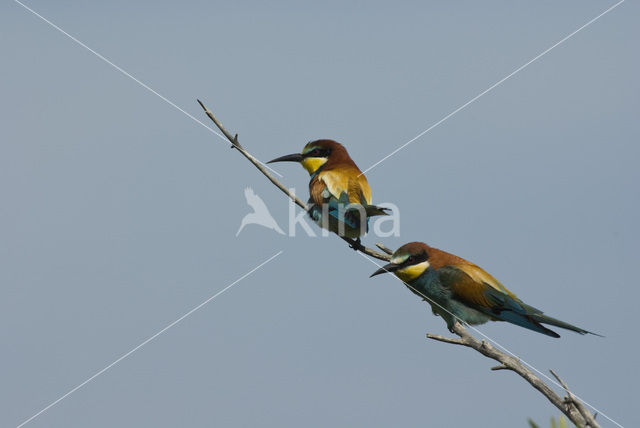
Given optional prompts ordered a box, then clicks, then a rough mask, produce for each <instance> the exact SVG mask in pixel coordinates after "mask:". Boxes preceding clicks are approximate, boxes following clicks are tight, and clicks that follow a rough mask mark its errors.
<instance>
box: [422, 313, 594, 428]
mask: <svg viewBox="0 0 640 428" xmlns="http://www.w3.org/2000/svg"><path fill="white" fill-rule="evenodd" d="M452 331H453V333H455V334H457V335H458V336H460V338H449V337H444V336H439V335H437V334H427V337H428V338H429V339H433V340H437V341H439V342H445V343H450V344H453V345H461V346H466V347H468V348H472V349H474V350H476V351H478V352H479V353H481V354H482V355H484V356H485V357H488V358H491V359H493V360H496V361H497V362H499V363H500V365H498V366H496V367H492V368H491V370H511V371H513V372H514V373H517V374H518V375H520V376H521V377H522V378H523V379H524V380H526V381H527V382H529V384H530V385H531V386H533V387H534V388H535V389H537V390H538V391H539V392H540V393H541V394H542V395H544V396H545V397H546V398H547V399H548V400H549V401H550V402H551V403H552V404H553V405H554V406H556V407H557V408H558V409H559V410H560V411H561V412H562V413H564V414H565V415H566V416H567V417H568V418H569V419H570V420H571V422H573V423H574V424H575V425H576V426H577V427H580V428H583V427H584V428H600V425H599V424H598V422H596V420H595V417H594V416H593V414H591V412H589V410H587V408H586V407H585V406H584V404H583V403H582V402H581V401H580V400H578V399H577V398H576V397H575V396H574V395H573V394H572V393H571V391H569V388H568V387H567V385H566V384H565V383H564V382H563V381H562V380H561V379H560V378H559V377H558V376H557V375H556V374H555V373H554V372H553V371H551V374H553V375H554V376H555V377H556V379H558V382H560V384H561V385H562V387H563V388H564V389H565V391H567V394H568V397H567V398H565V399H563V398H562V397H560V396H559V395H558V394H556V392H555V391H554V390H553V389H551V388H550V387H549V386H548V385H547V384H546V383H544V382H543V381H542V380H541V379H540V378H539V377H538V376H536V375H535V374H534V373H533V372H532V371H531V370H529V369H528V368H527V367H526V366H525V365H524V364H522V363H521V362H520V360H519V359H517V358H515V357H513V356H511V355H508V354H505V353H504V352H502V351H499V350H498V349H496V348H494V347H493V346H492V345H491V344H490V343H488V342H486V341H484V340H478V339H476V338H475V337H473V336H472V335H471V334H469V332H468V331H467V330H466V329H465V328H464V327H463V326H462V325H461V324H460V323H459V322H456V323H455V324H454V325H453V328H452Z"/></svg>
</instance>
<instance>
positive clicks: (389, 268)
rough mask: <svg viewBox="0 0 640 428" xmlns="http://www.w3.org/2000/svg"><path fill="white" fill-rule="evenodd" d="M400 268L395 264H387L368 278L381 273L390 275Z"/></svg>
mask: <svg viewBox="0 0 640 428" xmlns="http://www.w3.org/2000/svg"><path fill="white" fill-rule="evenodd" d="M399 267H400V266H399V265H397V264H395V263H389V264H387V265H384V266H382V267H381V268H380V269H378V270H377V271H375V272H374V273H372V274H371V276H370V277H369V278H371V277H372V276H376V275H380V274H381V273H391V272H393V271H396V270H398V268H399Z"/></svg>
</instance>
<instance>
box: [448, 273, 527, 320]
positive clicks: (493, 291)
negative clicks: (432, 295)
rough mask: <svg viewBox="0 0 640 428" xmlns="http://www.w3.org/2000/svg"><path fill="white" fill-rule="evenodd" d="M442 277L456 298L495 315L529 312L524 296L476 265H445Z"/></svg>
mask: <svg viewBox="0 0 640 428" xmlns="http://www.w3.org/2000/svg"><path fill="white" fill-rule="evenodd" d="M438 276H439V277H440V281H441V283H442V285H443V286H445V287H447V288H449V289H450V290H451V292H452V294H453V297H454V298H456V299H457V300H460V301H462V302H463V303H465V304H467V305H469V306H471V307H474V308H476V309H478V310H481V311H483V312H488V313H491V314H493V315H495V314H499V313H500V312H501V311H503V310H510V311H514V312H518V313H522V314H524V313H526V309H525V308H524V307H523V305H522V302H521V301H520V299H518V298H517V297H516V296H515V295H514V294H513V293H511V292H510V291H509V290H507V289H506V288H505V287H504V286H503V285H502V284H500V283H499V282H498V280H496V279H495V278H494V277H492V276H491V275H489V274H488V273H487V272H485V271H484V270H483V269H482V268H480V267H478V266H476V265H473V264H468V265H467V264H462V265H459V266H444V267H441V268H440V269H438Z"/></svg>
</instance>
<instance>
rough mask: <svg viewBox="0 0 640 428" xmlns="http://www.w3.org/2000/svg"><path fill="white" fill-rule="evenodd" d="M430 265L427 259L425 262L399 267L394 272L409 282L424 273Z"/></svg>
mask: <svg viewBox="0 0 640 428" xmlns="http://www.w3.org/2000/svg"><path fill="white" fill-rule="evenodd" d="M428 267H429V262H428V261H426V260H425V261H424V262H422V263H418V264H417V265H411V266H407V267H406V268H402V269H398V270H397V271H395V272H394V273H395V274H396V276H397V277H398V278H400V279H401V280H402V281H404V282H409V281H413V280H414V279H416V278H417V277H419V276H420V275H422V274H423V273H424V271H425V270H427V268H428Z"/></svg>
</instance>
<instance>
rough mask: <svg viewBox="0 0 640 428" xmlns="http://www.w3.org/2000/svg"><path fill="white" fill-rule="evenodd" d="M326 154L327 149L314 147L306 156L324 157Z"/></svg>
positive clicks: (327, 152)
mask: <svg viewBox="0 0 640 428" xmlns="http://www.w3.org/2000/svg"><path fill="white" fill-rule="evenodd" d="M328 155H329V151H328V150H325V149H318V148H315V149H313V150H311V151H310V152H309V153H307V155H306V156H309V157H314V158H315V157H326V156H328Z"/></svg>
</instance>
